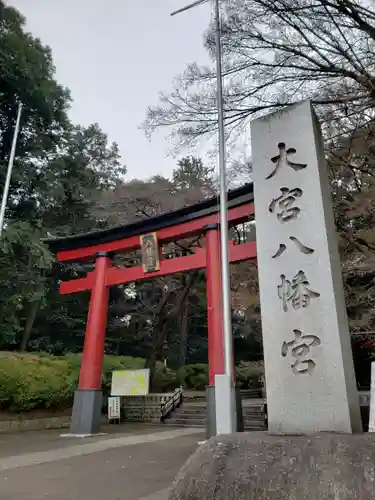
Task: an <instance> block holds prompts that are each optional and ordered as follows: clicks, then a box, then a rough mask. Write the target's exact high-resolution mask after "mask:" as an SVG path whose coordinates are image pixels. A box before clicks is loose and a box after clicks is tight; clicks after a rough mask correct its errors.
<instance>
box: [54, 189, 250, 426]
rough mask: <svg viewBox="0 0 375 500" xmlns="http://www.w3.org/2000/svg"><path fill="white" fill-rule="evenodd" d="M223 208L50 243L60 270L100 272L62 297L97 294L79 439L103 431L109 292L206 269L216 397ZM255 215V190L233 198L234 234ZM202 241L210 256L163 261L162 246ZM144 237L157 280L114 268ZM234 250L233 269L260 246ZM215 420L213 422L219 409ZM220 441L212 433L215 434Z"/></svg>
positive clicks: (196, 209) (76, 413)
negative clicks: (79, 266) (75, 267)
mask: <svg viewBox="0 0 375 500" xmlns="http://www.w3.org/2000/svg"><path fill="white" fill-rule="evenodd" d="M218 207H219V202H218V198H217V197H215V198H210V199H208V200H204V201H202V202H200V203H197V204H195V205H192V206H189V207H184V208H182V209H180V210H176V211H173V212H169V213H167V214H163V215H160V216H156V217H152V218H149V219H146V220H142V221H139V222H136V223H133V224H129V225H126V226H121V227H116V228H113V229H109V230H104V231H98V232H93V233H87V234H81V235H74V236H70V237H67V238H56V239H49V240H46V243H47V244H48V245H49V247H50V249H51V250H52V251H53V252H54V253H56V255H57V258H58V260H59V261H60V262H74V261H79V260H81V261H84V260H91V261H95V268H94V271H92V272H89V273H88V274H87V275H86V277H84V278H80V279H74V280H71V281H66V282H62V283H61V285H60V293H61V294H69V293H74V292H81V291H84V290H91V297H90V306H89V313H88V319H87V325H86V333H85V340H84V348H83V356H82V362H81V370H80V376H79V384H78V389H77V390H76V393H75V397H74V405H73V414H72V422H71V433H72V434H80V435H82V434H94V433H96V432H98V431H99V427H100V417H101V413H100V412H101V402H102V392H101V376H102V363H103V357H104V341H105V333H106V323H107V309H108V297H109V287H110V286H112V285H118V284H124V283H131V282H134V281H138V280H142V279H151V278H155V277H158V276H167V275H169V274H173V273H179V272H182V271H189V270H194V269H204V268H206V281H207V319H208V365H209V387H210V388H211V389H213V390H214V384H215V375H216V374H222V373H224V348H223V331H222V329H223V320H222V296H221V264H220V230H219V224H218V223H219V213H218ZM253 214H254V203H253V185H252V184H246V185H245V186H242V187H241V188H238V189H235V190H232V191H229V193H228V223H229V225H230V226H233V225H236V224H241V223H244V222H247V221H249V220H251V218H252V216H253ZM201 234H205V246H204V248H197V249H195V251H194V253H193V254H191V255H188V256H184V257H176V258H173V259H165V260H160V261H159V248H160V246H162V245H164V244H166V243H170V242H173V241H177V240H181V239H183V238H188V237H192V236H199V235H201ZM145 236H146V238H147V237H150V240H151V244H152V245H154V246H155V245H156V251H157V256H156V260H155V261H154V264H155V262H156V263H157V265H156V266H153V270H152V271H151V272H147V271H148V269H147V265H146V266H135V267H130V268H118V267H114V266H112V264H111V256H113V255H114V254H116V253H126V252H130V251H134V250H137V249H139V248H141V245H142V239H143V238H144V237H145ZM154 250H155V248H154ZM228 250H229V259H230V262H240V261H244V260H249V259H255V258H256V245H255V241H251V242H247V243H242V244H234V242H233V241H230V242H229V249H228ZM154 257H155V255H154ZM212 392H213V391H211V396H209V400H210V401H211V402H212V400H213V401H214V396H213V395H212ZM211 404H212V403H211ZM211 410H212V409H211ZM210 413H211V414H214V409H213V410H212V411H211V412H210ZM208 425H209V426H210V427H211V429H213V428H214V423H213V422H209V424H208ZM213 433H215V432H214V431H213V430H211V432H209V434H213Z"/></svg>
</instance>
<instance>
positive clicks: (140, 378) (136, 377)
mask: <svg viewBox="0 0 375 500" xmlns="http://www.w3.org/2000/svg"><path fill="white" fill-rule="evenodd" d="M149 385H150V370H148V369H145V370H117V371H114V372H112V386H111V396H146V395H147V394H148V392H149Z"/></svg>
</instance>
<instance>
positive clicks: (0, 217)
mask: <svg viewBox="0 0 375 500" xmlns="http://www.w3.org/2000/svg"><path fill="white" fill-rule="evenodd" d="M21 112H22V103H21V102H20V103H19V105H18V112H17V120H16V126H15V129H14V134H13V142H12V149H11V151H10V156H9V162H8V171H7V176H6V179H5V185H4V191H3V198H2V200H1V208H0V236H1V234H2V232H3V227H4V217H5V209H6V206H7V201H8V193H9V187H10V180H11V177H12V170H13V163H14V157H15V154H16V146H17V139H18V132H19V129H20V119H21Z"/></svg>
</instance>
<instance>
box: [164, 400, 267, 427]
mask: <svg viewBox="0 0 375 500" xmlns="http://www.w3.org/2000/svg"><path fill="white" fill-rule="evenodd" d="M242 411H243V418H244V430H245V432H249V431H261V430H265V429H266V426H265V423H264V400H263V399H243V400H242ZM164 423H165V424H166V425H169V426H174V427H200V428H204V427H205V426H206V401H205V396H201V397H194V398H191V399H190V398H188V397H186V398H185V399H184V402H183V404H182V405H181V406H180V408H178V409H176V410H175V411H174V413H173V414H172V415H171V416H170V417H169V418H167V419H166V420H165V422H164Z"/></svg>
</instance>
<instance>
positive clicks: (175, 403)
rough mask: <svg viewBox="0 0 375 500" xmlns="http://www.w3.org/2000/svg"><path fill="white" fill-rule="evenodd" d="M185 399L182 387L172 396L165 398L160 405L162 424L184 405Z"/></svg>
mask: <svg viewBox="0 0 375 500" xmlns="http://www.w3.org/2000/svg"><path fill="white" fill-rule="evenodd" d="M183 399H184V394H183V390H182V387H180V388H178V389H176V390H175V392H174V394H173V395H172V396H170V397H168V398H164V400H163V401H162V403H161V405H160V422H162V423H164V422H165V420H166V419H167V418H168V417H169V416H170V415H171V414H172V413H173V412H174V411H175V409H176V408H178V407H179V406H181V405H182V402H183Z"/></svg>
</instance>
